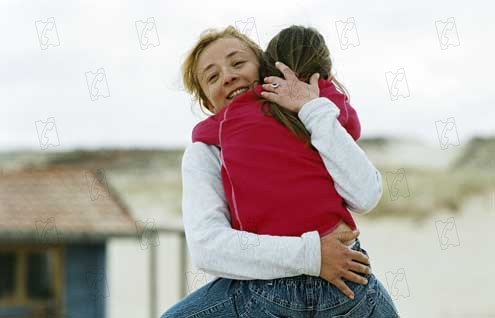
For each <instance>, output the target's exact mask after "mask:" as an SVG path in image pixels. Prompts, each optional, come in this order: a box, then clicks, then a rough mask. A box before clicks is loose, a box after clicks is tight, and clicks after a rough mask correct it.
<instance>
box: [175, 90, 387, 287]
mask: <svg viewBox="0 0 495 318" xmlns="http://www.w3.org/2000/svg"><path fill="white" fill-rule="evenodd" d="M339 112H340V110H339V108H338V107H337V106H335V105H334V104H333V103H332V102H331V101H330V100H329V99H327V98H325V97H320V98H316V99H314V100H312V101H310V102H308V103H306V104H304V105H303V107H302V108H301V110H300V111H299V113H298V116H299V118H300V119H301V121H302V122H303V124H304V125H305V127H306V129H307V130H308V131H309V133H310V134H311V143H312V145H313V146H314V147H315V148H316V149H317V150H318V152H319V154H320V156H321V158H322V160H323V163H324V164H325V167H326V168H327V170H328V172H329V174H330V175H331V177H332V178H333V181H334V185H335V189H336V191H337V192H338V193H339V195H341V196H342V198H343V199H344V201H345V202H346V205H347V209H348V210H349V211H351V212H356V213H360V214H365V213H368V212H369V211H371V210H372V209H373V208H374V207H375V206H376V204H377V203H378V201H379V200H380V198H381V196H382V193H383V189H382V178H381V175H380V173H379V171H378V170H377V169H376V168H375V167H374V165H373V164H372V163H371V162H370V161H369V160H368V158H367V156H366V154H365V153H364V151H363V150H362V149H361V148H360V147H359V146H358V145H357V144H356V142H355V141H354V140H353V139H352V137H351V136H350V135H349V134H348V133H347V131H346V130H345V129H344V128H343V127H342V125H341V124H340V122H339V121H338V120H337V117H338V115H339ZM220 170H221V161H220V153H219V149H218V148H217V147H216V146H214V145H207V144H204V143H201V142H195V143H192V144H190V145H189V146H188V147H187V148H186V150H185V151H184V155H183V157H182V219H183V224H184V230H185V235H186V240H187V245H188V248H189V252H190V255H191V259H192V262H193V264H194V266H195V267H196V268H198V269H200V270H202V271H204V272H206V273H208V274H210V275H213V276H217V277H225V278H231V279H239V280H249V279H275V278H282V277H291V276H297V275H302V274H306V275H312V276H319V275H320V268H321V250H320V236H319V234H318V232H317V231H311V232H307V233H304V234H303V235H301V237H291V236H272V235H258V234H254V233H249V232H245V231H238V230H235V229H232V228H231V223H230V222H231V220H230V213H229V210H228V204H227V201H226V199H225V193H224V189H223V185H222V180H221V175H220ZM261 182H262V181H261Z"/></svg>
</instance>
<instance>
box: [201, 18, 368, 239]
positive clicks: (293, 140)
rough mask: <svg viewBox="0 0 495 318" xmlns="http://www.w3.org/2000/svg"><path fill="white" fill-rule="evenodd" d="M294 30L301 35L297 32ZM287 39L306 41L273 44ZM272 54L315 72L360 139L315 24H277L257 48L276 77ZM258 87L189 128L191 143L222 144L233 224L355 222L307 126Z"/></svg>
mask: <svg viewBox="0 0 495 318" xmlns="http://www.w3.org/2000/svg"><path fill="white" fill-rule="evenodd" d="M301 31H304V32H305V35H304V36H303V37H301V36H299V37H298V36H297V34H298V33H299V34H300V33H301ZM292 39H299V40H301V39H303V40H304V41H306V42H307V43H300V44H298V45H297V46H294V47H283V46H281V45H279V44H281V43H289V45H290V43H291V40H292ZM292 42H293V41H292ZM275 61H281V62H283V63H284V64H286V65H287V66H289V67H290V68H291V69H292V70H294V71H295V72H296V73H297V74H298V75H299V77H302V78H306V79H309V77H310V75H311V74H314V73H316V72H318V73H320V77H321V78H322V79H320V80H319V81H318V86H319V88H320V96H321V97H327V98H328V99H329V100H330V101H332V102H333V103H334V104H335V105H336V106H337V107H338V108H339V109H340V114H339V117H338V120H339V122H340V123H341V124H342V126H343V127H344V128H346V130H347V131H348V133H349V134H350V135H351V136H352V137H353V139H354V140H357V139H358V138H359V136H360V132H361V128H360V124H359V120H358V117H357V114H356V112H355V110H354V109H353V108H352V107H351V105H350V104H349V103H348V101H347V96H346V95H344V94H342V93H341V92H339V91H338V90H337V89H336V87H335V85H334V83H332V82H331V81H330V70H331V60H330V58H329V54H328V49H327V47H326V45H325V42H324V39H323V37H322V36H321V35H320V34H319V33H318V32H317V31H316V30H314V29H311V28H303V29H301V27H296V26H293V27H291V28H288V29H285V30H283V31H281V32H280V33H279V35H277V36H276V37H275V38H274V39H272V41H271V42H270V44H269V45H268V48H267V50H266V52H265V53H264V55H263V60H262V63H261V65H260V78H264V77H265V76H270V75H274V76H280V72H279V71H278V69H276V68H275V67H274V66H273V65H274V63H275ZM305 61H311V62H305ZM337 84H338V85H340V84H339V83H338V82H337ZM262 90H263V89H262V87H261V85H257V86H255V87H254V88H253V89H252V90H247V91H246V92H244V93H242V94H241V95H237V96H236V97H234V99H233V100H232V102H231V103H230V104H229V105H228V106H226V107H224V108H223V109H221V110H220V111H219V112H218V113H217V114H215V115H213V116H210V117H209V118H207V119H205V120H204V121H202V122H200V123H199V124H198V125H197V126H196V127H195V128H194V129H193V134H192V135H193V136H192V140H193V142H196V141H201V142H204V143H206V144H213V145H217V146H218V147H220V149H221V159H222V169H221V175H222V182H223V185H224V190H225V195H226V198H227V201H228V204H229V208H230V213H231V220H232V228H234V229H238V230H242V231H248V232H251V233H257V234H269V235H284V236H300V235H302V234H303V233H305V232H307V231H314V230H317V231H318V232H319V234H320V237H323V236H324V235H325V234H327V233H329V232H331V231H332V230H334V229H335V228H336V227H337V226H338V225H339V224H340V223H341V222H345V223H346V224H347V225H348V226H349V227H350V228H351V229H352V230H355V229H356V228H357V227H356V224H355V223H354V220H353V218H352V216H351V214H350V213H349V211H348V210H347V209H346V207H345V204H344V200H343V199H342V197H341V196H340V195H339V194H338V193H337V192H336V190H335V186H334V184H333V180H332V178H331V177H330V176H329V174H328V171H327V170H326V168H325V166H324V163H323V161H322V159H321V157H320V155H319V153H318V152H317V151H316V149H315V148H314V147H312V146H311V145H310V142H309V140H310V139H309V137H310V136H309V133H308V132H307V131H306V130H305V128H304V125H303V124H302V122H301V121H300V120H299V118H298V117H297V113H293V112H290V111H288V110H287V109H284V108H282V107H280V106H278V105H276V104H273V103H269V102H268V101H266V100H264V99H263V98H260V92H261V91H262ZM265 106H268V107H269V108H270V110H269V112H266V110H265V109H264V108H265ZM288 122H289V124H286V123H288ZM291 122H292V123H294V124H293V125H290V123H291ZM287 128H289V129H287ZM329 142H331V140H329Z"/></svg>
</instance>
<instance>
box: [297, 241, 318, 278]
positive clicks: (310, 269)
mask: <svg viewBox="0 0 495 318" xmlns="http://www.w3.org/2000/svg"><path fill="white" fill-rule="evenodd" d="M301 238H302V240H303V243H304V250H305V255H304V256H305V257H304V259H305V268H304V274H306V275H309V276H320V271H321V247H320V243H321V242H320V234H319V233H318V231H311V232H306V233H304V234H303V235H302V236H301Z"/></svg>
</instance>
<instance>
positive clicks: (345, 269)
mask: <svg viewBox="0 0 495 318" xmlns="http://www.w3.org/2000/svg"><path fill="white" fill-rule="evenodd" d="M358 236H359V231H354V232H351V231H347V232H338V233H330V234H327V235H325V236H324V237H322V238H320V241H321V270H320V277H321V278H323V279H325V280H326V281H328V282H329V283H331V284H333V285H334V286H335V287H337V288H338V289H340V290H341V291H342V292H343V293H344V294H345V295H347V297H349V298H351V299H354V293H353V292H352V290H351V289H350V288H349V287H348V286H347V285H346V284H345V283H344V281H343V278H345V279H347V280H350V281H352V282H355V283H358V284H361V285H365V284H367V280H366V278H364V277H362V276H360V275H358V274H356V273H363V274H369V273H371V268H370V267H369V266H366V265H363V264H360V263H364V264H367V265H369V264H370V263H369V258H368V256H366V255H365V254H363V253H361V252H357V251H354V250H351V249H349V248H348V247H347V246H346V245H345V244H344V243H343V242H346V241H349V240H353V239H355V238H357V237H358ZM351 270H352V271H351ZM353 271H354V272H356V273H354V272H353Z"/></svg>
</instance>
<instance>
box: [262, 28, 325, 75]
mask: <svg viewBox="0 0 495 318" xmlns="http://www.w3.org/2000/svg"><path fill="white" fill-rule="evenodd" d="M277 61H279V62H282V63H284V64H285V65H287V66H288V67H289V68H290V69H291V70H293V71H294V72H295V73H296V74H297V75H298V77H299V79H301V80H304V81H305V82H308V81H309V78H310V77H311V75H313V74H314V73H320V78H321V79H325V80H326V79H328V78H329V77H330V74H331V71H332V60H331V59H330V52H329V50H328V48H327V46H326V44H325V39H324V38H323V36H322V35H321V34H320V33H319V32H318V31H317V30H316V29H314V28H311V27H304V26H298V25H293V26H290V27H288V28H285V29H283V30H282V31H280V32H279V33H278V34H277V35H276V36H275V37H274V38H273V39H271V41H270V43H268V47H267V48H266V51H265V52H264V53H263V59H262V64H261V65H260V79H263V78H264V77H266V76H279V77H283V75H282V73H281V72H280V71H279V70H278V69H277V68H276V67H275V62H277Z"/></svg>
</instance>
